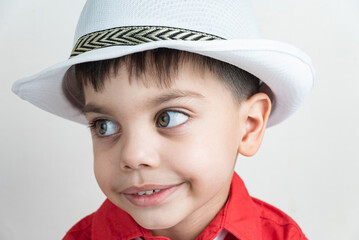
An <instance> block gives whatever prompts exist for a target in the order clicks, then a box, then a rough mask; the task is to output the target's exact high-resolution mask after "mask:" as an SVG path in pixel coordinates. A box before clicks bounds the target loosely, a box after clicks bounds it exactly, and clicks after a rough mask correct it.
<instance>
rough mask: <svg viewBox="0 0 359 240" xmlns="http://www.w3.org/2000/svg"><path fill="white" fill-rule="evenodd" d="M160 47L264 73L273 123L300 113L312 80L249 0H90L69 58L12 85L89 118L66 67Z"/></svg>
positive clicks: (300, 56) (45, 104)
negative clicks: (268, 32) (69, 85)
mask: <svg viewBox="0 0 359 240" xmlns="http://www.w3.org/2000/svg"><path fill="white" fill-rule="evenodd" d="M156 48H170V49H177V50H183V51H188V52H193V53H197V54H201V55H204V56H208V57H211V58H215V59H218V60H221V61H224V62H227V63H230V64H232V65H235V66H237V67H239V68H241V69H244V70H245V71H247V72H249V73H251V74H253V75H254V76H256V77H258V78H259V79H260V80H261V81H262V83H263V86H262V91H264V92H267V93H268V94H269V95H270V96H271V100H272V105H273V107H272V112H271V115H270V117H269V121H268V125H267V126H273V125H275V124H278V123H280V122H282V121H283V120H285V119H286V118H288V117H289V116H290V115H291V114H292V113H294V112H295V111H296V110H297V109H298V107H299V106H300V105H301V104H302V102H303V101H304V99H305V98H306V97H307V95H308V94H309V92H310V90H311V88H312V85H313V81H314V69H313V67H312V64H311V60H310V58H309V57H308V56H307V55H306V54H305V53H303V52H302V51H301V50H299V49H297V48H296V47H294V46H292V45H289V44H286V43H282V42H278V41H273V40H268V39H263V38H261V37H260V33H259V30H258V25H257V22H256V19H255V17H254V12H253V9H252V7H251V3H250V2H249V0H221V1H218V0H101V1H98V0H88V1H87V2H86V4H85V6H84V8H83V10H82V13H81V16H80V18H79V21H78V24H77V28H76V32H75V38H74V44H73V49H72V51H71V54H70V56H69V59H67V60H65V61H62V62H60V63H57V64H55V65H53V66H51V67H49V68H47V69H45V70H43V71H41V72H40V73H38V74H36V75H33V76H30V77H27V78H24V79H20V80H18V81H16V82H15V83H14V85H13V87H12V90H13V92H14V93H15V94H17V95H18V96H20V97H21V98H22V99H24V100H26V101H29V102H30V103H32V104H34V105H36V106H37V107H39V108H41V109H43V110H45V111H48V112H51V113H53V114H56V115H58V116H61V117H63V118H66V119H70V120H73V121H76V122H79V123H84V124H86V123H87V121H86V119H85V117H84V115H83V113H82V111H81V109H79V108H77V107H74V106H73V104H71V102H70V101H69V100H68V99H67V97H66V95H65V93H64V91H63V87H62V83H63V79H64V76H65V75H66V76H67V77H69V78H70V80H71V78H74V74H73V73H72V74H71V69H73V68H72V66H73V65H75V64H78V63H83V62H89V61H97V60H103V59H110V58H117V57H121V56H124V55H128V54H132V53H136V52H141V51H146V50H151V49H156ZM72 72H73V71H72Z"/></svg>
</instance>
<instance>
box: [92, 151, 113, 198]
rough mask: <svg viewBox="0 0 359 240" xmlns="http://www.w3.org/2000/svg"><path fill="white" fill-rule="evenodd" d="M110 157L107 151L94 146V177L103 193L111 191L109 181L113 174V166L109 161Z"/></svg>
mask: <svg viewBox="0 0 359 240" xmlns="http://www.w3.org/2000/svg"><path fill="white" fill-rule="evenodd" d="M110 158H111V156H110V154H109V153H108V152H107V153H106V152H99V151H97V150H96V149H95V148H94V173H95V178H96V181H97V183H98V185H99V187H100V188H101V190H102V191H103V192H104V193H105V195H107V194H109V192H110V191H111V182H112V179H113V175H114V167H113V166H112V164H111V161H109V160H110Z"/></svg>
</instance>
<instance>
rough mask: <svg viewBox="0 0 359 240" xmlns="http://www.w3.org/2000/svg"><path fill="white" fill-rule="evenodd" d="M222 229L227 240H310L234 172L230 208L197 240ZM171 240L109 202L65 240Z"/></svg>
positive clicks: (224, 208) (216, 233)
mask: <svg viewBox="0 0 359 240" xmlns="http://www.w3.org/2000/svg"><path fill="white" fill-rule="evenodd" d="M222 229H226V230H227V231H228V232H229V235H227V237H226V239H225V240H236V239H240V240H306V239H307V238H306V237H305V236H304V234H303V233H302V231H301V230H300V228H299V226H298V225H297V224H296V223H295V222H294V221H293V220H292V219H291V218H290V217H289V216H287V215H286V214H285V213H283V212H282V211H280V210H278V209H277V208H275V207H273V206H271V205H269V204H267V203H265V202H262V201H260V200H258V199H255V198H252V197H250V196H249V194H248V192H247V189H246V187H245V186H244V183H243V181H242V180H241V179H240V177H239V176H238V175H237V174H236V173H234V175H233V179H232V184H231V190H230V193H229V198H228V201H227V203H226V205H225V206H224V207H223V208H222V210H221V211H220V212H219V213H218V214H217V215H216V217H215V218H214V219H213V221H212V222H211V223H210V224H209V225H208V226H207V227H206V228H205V230H204V231H203V232H202V233H201V235H200V236H199V237H198V238H197V240H210V239H214V238H215V237H216V236H217V235H218V234H219V232H220V231H221V230H222ZM136 237H143V238H144V239H146V240H168V238H166V237H160V236H152V233H151V231H150V230H147V229H144V228H142V227H141V226H139V225H138V224H137V223H136V222H135V221H134V220H133V219H132V218H131V216H130V215H128V214H127V213H126V212H125V211H123V210H122V209H120V208H118V207H116V206H115V205H114V204H112V203H111V202H110V201H109V200H106V201H105V202H104V203H103V204H102V206H101V207H100V208H99V209H98V210H97V211H96V212H94V213H93V214H91V215H89V216H87V217H85V218H84V219H82V220H81V221H80V222H78V223H77V224H76V225H75V226H73V227H72V228H71V229H70V230H69V231H68V233H67V234H66V236H65V237H64V238H63V240H89V239H91V240H104V239H106V240H115V239H116V240H130V239H134V238H136Z"/></svg>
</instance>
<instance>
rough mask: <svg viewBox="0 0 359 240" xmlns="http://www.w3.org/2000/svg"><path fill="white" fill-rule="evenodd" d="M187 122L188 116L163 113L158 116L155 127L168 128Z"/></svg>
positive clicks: (179, 113) (172, 112) (169, 112)
mask: <svg viewBox="0 0 359 240" xmlns="http://www.w3.org/2000/svg"><path fill="white" fill-rule="evenodd" d="M187 120H188V115H186V114H184V113H181V112H176V111H164V112H162V113H160V115H158V118H157V126H158V127H161V128H170V127H175V126H178V125H180V124H182V123H184V122H186V121H187Z"/></svg>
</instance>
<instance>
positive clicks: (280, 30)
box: [0, 0, 359, 240]
mask: <svg viewBox="0 0 359 240" xmlns="http://www.w3.org/2000/svg"><path fill="white" fill-rule="evenodd" d="M83 4H84V0H76V1H74V0H62V1H48V0H36V1H35V0H32V1H29V0H0V53H1V55H0V76H1V80H0V109H1V110H0V112H1V123H0V130H1V135H0V136H1V137H0V239H1V240H3V239H4V240H13V239H34V240H35V239H36V240H48V239H60V238H61V237H63V236H64V234H65V232H66V231H67V230H68V229H69V228H70V227H71V226H72V225H73V224H74V223H75V222H77V221H78V220H80V219H81V218H82V217H84V216H85V215H87V214H89V213H91V212H93V211H95V210H96V209H97V208H98V207H99V206H100V204H101V202H102V201H103V200H104V199H105V197H104V195H103V194H102V192H101V191H100V189H99V188H98V186H97V183H96V181H95V178H94V174H93V166H92V149H91V139H90V133H89V130H88V129H87V127H85V126H82V125H79V124H76V123H72V122H70V121H68V120H64V119H61V118H59V117H56V116H53V115H51V114H49V113H46V112H43V111H42V110H39V109H37V108H36V107H34V106H32V105H31V104H29V103H27V102H25V101H22V100H21V99H20V98H18V97H17V96H15V95H14V94H13V93H12V92H11V91H10V89H11V86H12V84H13V82H14V81H15V80H17V79H19V78H22V77H25V76H28V75H32V74H34V73H37V72H38V71H40V70H42V69H44V68H46V67H48V66H50V65H52V64H54V63H57V62H59V61H63V60H65V59H67V58H68V56H69V53H70V51H71V48H72V40H73V33H74V30H75V27H76V21H77V19H78V17H79V14H80V11H81V8H82V6H83ZM254 7H255V10H256V13H257V16H258V19H259V23H260V26H261V29H262V33H263V37H265V38H269V39H275V40H281V41H285V42H288V43H291V44H293V45H295V46H297V47H299V48H301V49H303V50H304V51H305V52H306V53H308V54H309V55H310V56H311V57H312V59H313V63H314V66H315V68H316V72H317V79H316V82H315V86H314V89H313V91H312V93H311V95H310V96H309V98H308V99H307V100H306V102H305V103H304V104H303V106H302V107H301V108H300V110H299V111H298V112H297V113H296V114H294V115H293V116H292V117H291V118H289V119H288V120H287V121H285V122H284V123H282V124H280V125H278V126H275V127H273V128H270V129H268V131H267V132H266V136H265V139H264V142H263V144H262V147H261V149H260V151H259V152H258V154H257V155H256V156H255V157H252V158H244V157H240V158H239V160H238V164H237V166H236V170H237V172H238V173H239V174H240V175H241V177H242V178H243V179H244V181H245V183H246V185H247V187H248V190H249V192H250V193H251V195H253V196H255V197H258V198H260V199H262V200H264V201H266V202H268V203H270V204H273V205H275V206H277V207H278V208H280V209H282V210H283V211H285V212H286V213H288V214H289V215H290V216H291V217H293V218H294V219H295V220H296V221H297V222H298V223H299V225H300V226H301V227H302V229H303V231H304V232H305V233H306V235H307V237H308V238H309V239H326V240H337V239H346V240H357V239H359V227H358V225H359V221H358V220H357V216H358V215H359V207H358V202H359V174H358V172H359V153H358V148H359V144H358V142H359V141H358V139H359V127H358V123H359V110H358V109H359V100H358V98H359V97H358V92H359V81H358V76H359V47H358V46H359V45H358V43H359V28H358V25H357V24H358V22H359V14H358V13H359V2H358V1H357V0H345V1H340V0H301V1H299V0H290V1H288V0H274V1H268V0H254Z"/></svg>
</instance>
